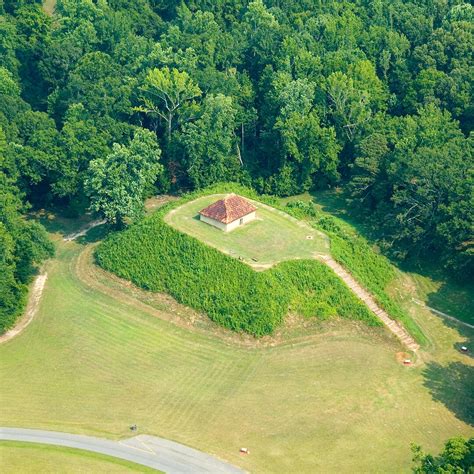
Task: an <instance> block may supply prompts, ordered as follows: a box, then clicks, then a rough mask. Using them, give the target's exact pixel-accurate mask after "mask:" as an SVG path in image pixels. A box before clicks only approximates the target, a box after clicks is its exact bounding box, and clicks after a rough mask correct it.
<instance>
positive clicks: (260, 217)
mask: <svg viewBox="0 0 474 474" xmlns="http://www.w3.org/2000/svg"><path fill="white" fill-rule="evenodd" d="M223 197H225V194H213V195H210V196H203V197H200V198H197V199H195V200H193V201H191V202H187V203H186V204H183V205H182V206H180V207H179V208H177V209H173V210H172V211H170V213H169V214H167V215H166V217H165V222H167V223H168V224H170V225H171V226H173V227H175V228H176V229H178V230H180V231H181V232H185V233H186V234H189V235H191V236H193V237H196V238H198V239H199V240H201V241H203V242H205V243H206V244H208V245H210V246H212V247H214V248H217V249H218V250H220V251H221V252H224V253H226V254H228V255H231V256H232V257H235V258H240V259H242V260H243V261H244V262H246V263H248V264H249V265H252V266H254V267H256V268H257V269H259V268H262V267H263V268H265V267H266V266H270V265H274V264H275V263H278V262H282V261H285V260H292V259H296V258H312V257H313V256H314V254H316V253H320V254H327V253H328V252H329V240H328V238H327V237H326V236H325V235H324V234H322V233H321V232H318V231H316V230H315V229H313V228H311V227H310V226H308V225H307V224H305V223H304V222H301V221H297V220H296V219H294V218H292V217H290V216H289V215H288V214H285V213H283V212H281V211H278V210H277V209H275V208H272V207H270V206H267V205H265V204H262V203H260V202H258V201H252V204H254V205H255V207H256V208H257V219H256V220H254V221H251V222H249V223H247V224H245V225H243V226H241V227H237V228H236V229H234V230H233V231H231V232H223V231H222V230H220V229H217V228H216V227H213V226H211V225H209V224H206V223H204V222H201V221H200V220H199V216H198V212H199V211H200V210H201V209H203V208H205V207H207V206H209V204H212V203H213V202H215V201H217V200H218V199H222V198H223ZM308 236H310V237H311V240H310V239H308V238H307V237H308Z"/></svg>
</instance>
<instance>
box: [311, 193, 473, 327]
mask: <svg viewBox="0 0 474 474" xmlns="http://www.w3.org/2000/svg"><path fill="white" fill-rule="evenodd" d="M311 198H312V203H313V204H315V205H316V207H319V208H320V209H321V210H322V211H324V212H328V213H330V214H332V215H334V216H336V217H338V218H340V219H341V220H343V221H344V222H346V223H347V224H349V225H350V226H351V227H353V228H354V229H355V231H356V232H357V233H358V234H360V235H361V236H362V237H363V238H365V239H366V240H367V241H368V243H369V244H370V245H374V246H376V247H377V248H378V250H380V247H379V245H378V239H380V238H382V237H383V229H381V228H380V226H378V225H376V224H374V223H373V222H372V221H371V220H370V219H367V218H366V217H365V216H364V214H363V213H362V212H361V210H360V209H358V208H357V207H355V206H351V205H350V204H348V200H347V198H348V196H347V194H346V193H344V192H343V191H342V190H341V191H337V190H334V189H332V190H325V191H317V192H312V193H311ZM381 253H382V254H383V255H385V257H387V258H388V259H389V260H390V262H391V263H392V264H393V265H394V266H396V267H397V268H399V269H400V270H401V271H403V272H407V273H415V274H418V275H420V276H423V277H426V278H428V279H430V280H432V281H433V282H434V283H435V284H437V285H438V288H437V289H436V290H435V291H432V292H431V293H428V294H427V295H426V298H425V300H424V302H425V304H427V305H428V306H430V307H432V308H435V309H437V310H438V311H441V312H443V313H447V314H448V315H450V316H453V317H455V318H458V319H460V320H462V321H465V322H468V323H470V324H474V322H473V321H472V317H473V315H474V298H473V295H474V282H470V281H468V280H460V279H459V277H462V275H453V274H451V273H449V272H448V271H447V270H445V269H444V268H442V267H441V265H440V264H439V263H438V264H436V263H434V261H433V258H432V256H430V257H426V258H412V259H407V260H399V259H396V258H394V257H393V255H390V254H389V253H388V252H384V251H382V252H381ZM437 316H438V317H442V316H440V315H437Z"/></svg>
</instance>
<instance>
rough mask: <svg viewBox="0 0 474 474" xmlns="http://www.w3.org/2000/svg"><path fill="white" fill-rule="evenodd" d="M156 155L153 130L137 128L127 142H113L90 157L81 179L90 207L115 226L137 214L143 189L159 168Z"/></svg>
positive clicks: (141, 200)
mask: <svg viewBox="0 0 474 474" xmlns="http://www.w3.org/2000/svg"><path fill="white" fill-rule="evenodd" d="M160 155H161V151H160V148H159V146H158V143H157V141H156V137H155V136H154V134H153V133H151V132H149V131H147V130H143V129H138V130H137V131H136V132H135V136H134V138H133V140H132V141H131V142H130V145H129V146H124V145H119V144H114V146H113V150H112V153H110V154H109V155H107V156H106V157H105V158H98V159H95V160H92V161H91V163H90V165H89V173H88V177H87V179H86V181H85V188H86V191H87V193H88V194H89V196H90V198H91V209H93V210H94V211H96V212H99V213H100V214H102V215H103V216H104V217H105V218H106V219H107V220H108V221H109V222H111V223H113V224H115V225H116V226H117V227H121V226H123V224H124V221H125V218H127V217H128V218H131V219H136V218H137V217H139V216H141V215H142V214H143V210H144V206H143V200H144V198H145V191H146V190H147V188H148V187H149V186H151V185H152V184H153V183H154V182H155V181H156V179H157V177H158V174H159V173H161V172H162V170H163V167H162V165H161V164H159V162H158V160H159V157H160Z"/></svg>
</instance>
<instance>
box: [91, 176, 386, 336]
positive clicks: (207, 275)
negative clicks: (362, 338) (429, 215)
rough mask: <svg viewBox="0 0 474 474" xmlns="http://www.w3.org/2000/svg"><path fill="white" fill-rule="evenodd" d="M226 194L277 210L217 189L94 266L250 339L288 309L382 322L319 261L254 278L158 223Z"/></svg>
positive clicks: (143, 227)
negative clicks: (167, 296) (211, 196)
mask: <svg viewBox="0 0 474 474" xmlns="http://www.w3.org/2000/svg"><path fill="white" fill-rule="evenodd" d="M229 190H232V191H233V192H236V193H238V194H241V195H244V196H247V197H249V198H253V199H259V200H260V201H264V202H265V203H270V204H275V200H274V199H272V198H269V197H261V196H260V198H259V197H258V196H257V195H256V193H254V192H253V191H251V190H248V189H247V188H243V187H241V186H238V185H228V184H227V185H225V187H224V186H222V185H217V186H213V187H212V188H208V189H206V190H205V191H201V192H195V193H191V194H188V195H186V196H185V197H183V198H182V199H180V200H178V201H175V202H174V203H171V204H169V205H166V206H164V207H163V208H162V209H160V210H159V211H157V212H156V213H155V214H154V215H153V216H151V217H149V218H146V219H144V220H143V221H141V222H140V223H137V224H135V225H134V226H132V227H130V228H129V229H127V230H125V231H123V232H121V233H116V234H113V235H111V236H110V237H109V238H107V239H106V240H105V241H104V242H102V244H101V245H100V246H99V247H98V248H97V250H96V254H95V255H96V261H97V263H98V264H99V265H100V266H102V267H103V268H105V269H106V270H109V271H112V272H114V273H116V274H117V275H119V276H120V277H122V278H126V279H128V280H131V281H132V282H133V283H135V284H136V285H138V286H140V287H142V288H145V289H148V290H151V291H164V292H167V293H169V294H171V295H172V296H173V297H174V298H175V299H176V300H177V301H179V302H180V303H183V304H186V305H188V306H191V307H193V308H195V309H197V310H201V311H204V312H205V313H207V314H208V316H209V317H210V318H211V319H212V320H213V321H215V322H217V323H218V324H221V325H222V326H224V327H227V328H229V329H232V330H235V331H245V332H248V333H250V334H252V335H254V336H263V335H266V334H271V333H272V332H273V331H274V329H275V328H276V327H277V326H278V325H279V324H280V323H281V322H282V320H283V318H284V316H285V315H286V313H287V312H288V310H289V308H290V307H291V308H292V309H293V310H294V311H296V312H298V313H300V314H303V315H305V316H312V315H317V316H319V317H322V318H328V317H332V316H335V315H339V316H341V317H344V318H351V319H359V320H363V321H366V322H367V323H368V324H371V325H379V324H380V322H379V320H378V319H377V318H376V317H375V316H374V315H373V314H372V313H371V312H370V311H369V310H368V309H367V308H366V307H365V306H364V305H363V304H362V303H361V302H360V301H359V300H358V299H357V298H356V297H355V296H354V295H353V294H352V293H351V292H350V291H349V289H348V288H347V287H346V286H345V285H344V284H343V283H342V282H341V281H340V280H339V279H338V278H337V276H336V275H334V274H333V273H332V272H331V271H330V270H329V269H328V268H327V267H325V266H324V265H323V264H321V263H320V262H317V261H316V260H298V261H291V262H283V263H281V264H279V265H277V266H275V267H274V268H272V269H270V270H267V271H264V272H256V271H254V270H253V269H252V268H250V267H249V266H247V265H246V264H244V263H242V262H240V261H238V260H235V259H233V258H231V257H229V256H227V255H224V254H223V253H221V252H220V251H218V250H216V249H213V248H211V247H209V246H207V245H205V244H204V243H202V242H201V241H199V240H197V239H195V238H193V237H191V236H189V235H187V234H183V233H181V232H179V231H178V230H176V229H174V228H172V227H170V226H169V225H168V224H166V223H165V222H164V220H163V218H164V216H165V215H166V214H167V213H168V212H169V211H170V210H171V209H172V208H174V207H177V206H180V205H181V204H183V203H184V202H187V201H190V200H194V199H196V198H197V197H200V196H203V195H206V194H214V193H219V192H229Z"/></svg>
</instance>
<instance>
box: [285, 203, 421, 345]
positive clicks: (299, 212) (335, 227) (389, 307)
mask: <svg viewBox="0 0 474 474" xmlns="http://www.w3.org/2000/svg"><path fill="white" fill-rule="evenodd" d="M302 197H303V199H302V200H297V199H291V200H286V201H284V202H285V204H286V209H288V212H290V213H291V214H292V215H294V216H296V217H298V218H301V219H306V220H307V222H308V223H309V224H310V225H311V226H313V227H314V228H316V229H320V230H323V231H324V232H325V233H326V234H327V235H328V236H329V237H330V239H331V255H332V256H333V257H334V259H335V260H337V261H338V262H339V263H340V264H341V265H342V266H343V267H345V268H346V269H347V270H349V272H350V273H351V274H352V275H353V276H354V277H355V279H356V280H357V281H358V282H359V283H361V284H362V286H364V287H365V288H366V289H367V290H368V291H369V292H370V293H371V294H372V295H373V296H374V299H375V301H376V302H377V303H378V304H379V305H380V306H381V307H382V308H384V309H385V311H387V313H388V314H389V315H390V316H391V317H392V318H393V319H395V320H398V321H400V322H401V323H402V324H403V325H404V326H405V328H406V329H407V330H408V331H409V332H410V334H411V335H412V336H413V337H414V338H415V339H416V340H417V341H418V342H419V343H420V344H421V345H423V344H426V343H427V339H426V337H425V335H424V334H423V331H422V329H421V328H420V327H419V325H418V324H417V323H416V321H415V320H414V319H413V318H412V317H411V316H410V315H409V314H408V313H407V312H406V311H404V310H403V308H402V307H401V306H400V304H398V303H397V301H395V299H394V298H393V297H392V295H390V294H389V290H390V287H391V286H392V285H393V283H394V282H395V281H396V279H397V275H398V271H397V269H396V267H395V266H394V265H392V264H391V263H390V261H389V260H388V259H387V258H386V257H384V256H383V255H381V254H380V253H379V252H378V249H377V248H375V247H374V246H372V245H370V243H369V242H368V241H367V240H366V239H365V238H363V237H362V236H360V235H359V234H358V233H357V232H356V231H355V229H354V227H353V226H351V225H350V224H348V223H347V222H346V221H344V220H342V219H340V218H338V217H335V216H333V215H331V214H328V213H325V212H323V211H322V210H321V208H320V206H316V205H314V203H313V202H312V201H311V200H310V199H308V195H303V196H302Z"/></svg>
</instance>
